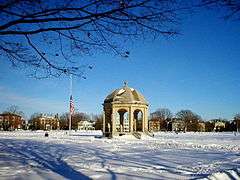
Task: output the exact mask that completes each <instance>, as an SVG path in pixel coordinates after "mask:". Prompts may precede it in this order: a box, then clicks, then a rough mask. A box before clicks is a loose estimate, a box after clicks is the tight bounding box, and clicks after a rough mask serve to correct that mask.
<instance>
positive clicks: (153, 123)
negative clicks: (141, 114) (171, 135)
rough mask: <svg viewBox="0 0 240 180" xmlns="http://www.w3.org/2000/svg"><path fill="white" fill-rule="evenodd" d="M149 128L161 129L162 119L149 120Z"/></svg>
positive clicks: (153, 129)
mask: <svg viewBox="0 0 240 180" xmlns="http://www.w3.org/2000/svg"><path fill="white" fill-rule="evenodd" d="M148 129H149V131H153V132H157V131H160V121H159V120H158V119H150V120H149V121H148Z"/></svg>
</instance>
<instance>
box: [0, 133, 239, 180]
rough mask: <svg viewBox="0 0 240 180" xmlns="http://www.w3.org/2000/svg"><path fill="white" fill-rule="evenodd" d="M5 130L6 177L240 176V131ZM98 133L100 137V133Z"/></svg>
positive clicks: (1, 167)
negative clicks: (106, 133) (117, 135)
mask: <svg viewBox="0 0 240 180" xmlns="http://www.w3.org/2000/svg"><path fill="white" fill-rule="evenodd" d="M44 133H45V132H43V131H36V132H30V131H29V132H28V131H16V132H0V179H1V180H2V179H34V180H35V179H74V180H75V179H104V180H105V179H119V180H122V179H152V180H153V179H199V178H200V179H201V178H205V179H240V134H237V135H234V134H233V133H179V134H175V133H164V132H162V133H156V134H155V136H154V138H150V137H149V138H144V139H143V140H137V139H123V138H122V139H106V138H99V136H101V132H100V131H88V132H84V131H81V132H71V133H70V135H69V134H68V133H66V132H63V131H51V132H49V137H44ZM95 136H96V137H95Z"/></svg>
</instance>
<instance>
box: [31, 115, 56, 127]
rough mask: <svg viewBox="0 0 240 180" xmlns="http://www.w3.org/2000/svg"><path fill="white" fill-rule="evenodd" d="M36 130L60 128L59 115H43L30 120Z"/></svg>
mask: <svg viewBox="0 0 240 180" xmlns="http://www.w3.org/2000/svg"><path fill="white" fill-rule="evenodd" d="M29 124H30V126H31V127H32V129H35V130H57V129H59V119H58V117H57V116H47V115H41V116H40V117H36V118H34V119H33V120H31V121H30V122H29Z"/></svg>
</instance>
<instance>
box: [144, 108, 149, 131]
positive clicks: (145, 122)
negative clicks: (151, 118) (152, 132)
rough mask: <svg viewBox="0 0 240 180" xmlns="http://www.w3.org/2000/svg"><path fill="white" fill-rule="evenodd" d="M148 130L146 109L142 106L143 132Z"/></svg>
mask: <svg viewBox="0 0 240 180" xmlns="http://www.w3.org/2000/svg"><path fill="white" fill-rule="evenodd" d="M146 131H148V111H147V108H144V132H146Z"/></svg>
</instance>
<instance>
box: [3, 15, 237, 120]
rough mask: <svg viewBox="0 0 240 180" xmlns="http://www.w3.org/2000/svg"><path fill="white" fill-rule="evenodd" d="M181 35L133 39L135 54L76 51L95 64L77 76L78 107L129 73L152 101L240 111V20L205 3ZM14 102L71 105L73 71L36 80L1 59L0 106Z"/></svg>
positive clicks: (45, 108)
mask: <svg viewBox="0 0 240 180" xmlns="http://www.w3.org/2000/svg"><path fill="white" fill-rule="evenodd" d="M180 28H181V33H182V35H179V36H176V37H174V38H170V39H164V38H161V39H158V40H155V41H154V42H152V41H135V42H134V44H130V43H129V47H128V48H129V49H130V53H131V54H130V58H128V59H121V58H119V57H116V56H112V55H106V54H96V55H94V56H91V57H79V58H83V59H84V60H86V61H90V62H91V63H93V64H94V68H93V69H92V70H91V71H88V72H87V74H86V76H87V79H86V80H84V79H79V78H76V77H75V78H74V79H73V97H74V103H75V109H77V110H78V111H80V112H87V113H94V114H97V113H101V111H102V103H103V101H104V99H105V97H106V96H107V95H108V94H109V93H110V92H111V91H113V90H114V89H116V88H119V87H121V86H123V81H128V84H129V86H130V87H133V88H135V89H137V90H139V91H140V92H141V93H142V94H143V95H144V96H145V98H146V99H147V101H148V102H149V104H150V112H153V111H155V110H156V109H157V108H160V107H166V108H169V109H170V110H171V111H172V112H173V113H176V112H178V111H179V110H182V109H190V110H192V111H193V112H196V113H197V114H199V115H201V116H202V117H203V118H204V119H206V120H208V119H212V118H219V117H221V118H227V119H231V118H232V117H233V116H234V114H235V113H238V112H240V95H239V92H240V76H239V75H240V36H239V33H240V21H239V22H238V21H224V20H223V19H221V14H217V13H216V12H213V11H202V12H198V13H196V14H193V15H192V16H191V17H188V18H186V19H184V20H183V21H182V24H181V25H180ZM10 105H17V106H19V107H20V110H22V111H23V112H24V113H25V114H26V115H27V117H29V116H30V115H31V114H33V113H34V112H42V113H60V114H61V113H63V112H67V111H68V109H69V79H68V78H67V77H60V78H59V79H44V80H36V79H33V78H29V77H28V76H27V75H26V73H25V72H23V71H22V70H19V69H15V68H12V67H11V64H10V63H9V62H8V61H6V60H4V59H1V61H0V112H1V111H4V110H5V109H6V108H7V107H9V106H10Z"/></svg>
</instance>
